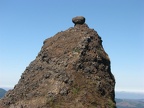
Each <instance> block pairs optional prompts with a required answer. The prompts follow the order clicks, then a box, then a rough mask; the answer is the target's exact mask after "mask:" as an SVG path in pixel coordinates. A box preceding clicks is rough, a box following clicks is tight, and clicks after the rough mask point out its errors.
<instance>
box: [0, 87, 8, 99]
mask: <svg viewBox="0 0 144 108" xmlns="http://www.w3.org/2000/svg"><path fill="white" fill-rule="evenodd" d="M6 92H7V91H6V90H4V89H2V88H0V98H2V97H3V96H4V95H5V93H6Z"/></svg>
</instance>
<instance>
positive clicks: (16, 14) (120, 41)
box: [0, 0, 144, 91]
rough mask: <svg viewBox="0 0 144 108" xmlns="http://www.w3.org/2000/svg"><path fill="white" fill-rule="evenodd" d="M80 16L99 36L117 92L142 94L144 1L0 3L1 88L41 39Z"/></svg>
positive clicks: (22, 66) (10, 82) (30, 58)
mask: <svg viewBox="0 0 144 108" xmlns="http://www.w3.org/2000/svg"><path fill="white" fill-rule="evenodd" d="M79 15H82V16H84V17H85V18H86V23H87V24H88V25H89V27H90V28H94V29H95V30H96V31H97V32H98V34H99V35H100V36H101V37H102V40H103V46H104V49H105V51H106V52H107V53H108V55H109V57H110V59H111V70H112V73H113V74H114V76H115V79H116V90H117V91H144V68H143V67H144V48H143V47H144V1H143V0H0V87H13V86H14V85H15V84H17V83H18V80H19V79H20V76H21V74H22V73H23V72H24V70H25V68H26V67H27V66H28V65H29V64H30V62H31V61H33V60H34V59H35V57H36V56H37V54H38V52H39V51H40V49H41V47H42V45H43V41H44V40H45V39H47V38H49V37H51V36H54V35H55V34H56V33H57V32H59V31H64V30H66V29H68V28H69V27H72V26H73V23H72V21H71V19H72V18H73V17H75V16H79Z"/></svg>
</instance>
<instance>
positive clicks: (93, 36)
mask: <svg viewBox="0 0 144 108" xmlns="http://www.w3.org/2000/svg"><path fill="white" fill-rule="evenodd" d="M72 22H73V23H74V27H71V28H69V29H67V30H65V31H62V32H58V33H57V34H56V35H54V36H53V37H51V38H48V39H46V40H45V41H44V44H43V46H42V48H41V50H40V52H39V53H38V55H37V57H36V59H35V60H34V61H32V62H31V63H30V64H29V66H28V67H27V68H26V69H25V71H24V72H23V74H22V75H21V78H20V80H19V82H18V84H17V85H16V86H15V87H14V89H13V90H10V91H9V92H8V93H7V94H6V95H5V97H4V98H3V99H2V100H0V108H1V107H3V108H115V107H116V105H115V100H114V98H115V92H114V87H115V79H114V76H113V75H112V73H111V67H110V59H109V57H108V55H107V53H106V52H105V51H104V48H103V46H102V39H101V37H100V36H99V35H98V34H97V32H96V31H95V30H94V29H90V28H89V27H88V25H87V24H86V23H85V18H84V17H82V16H80V17H74V18H73V19H72Z"/></svg>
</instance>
